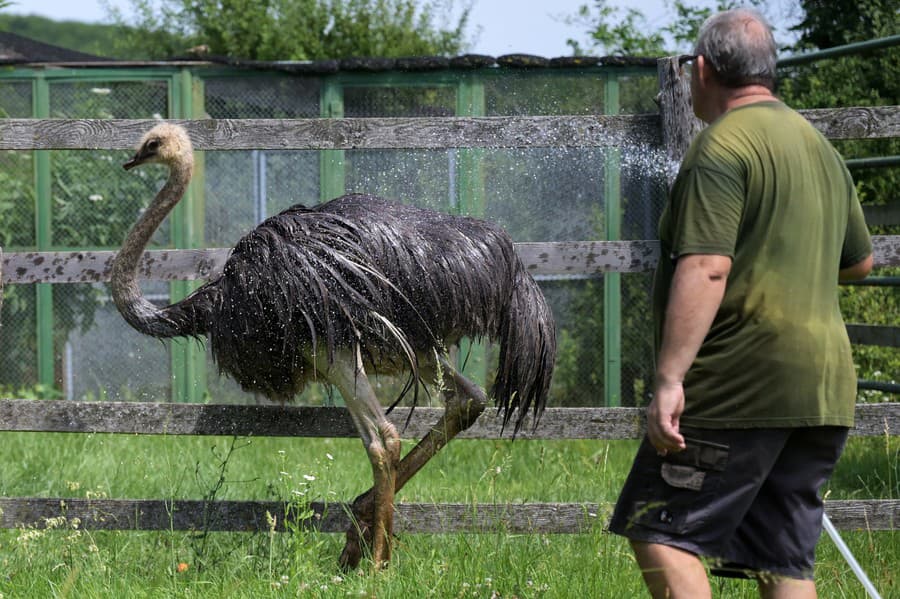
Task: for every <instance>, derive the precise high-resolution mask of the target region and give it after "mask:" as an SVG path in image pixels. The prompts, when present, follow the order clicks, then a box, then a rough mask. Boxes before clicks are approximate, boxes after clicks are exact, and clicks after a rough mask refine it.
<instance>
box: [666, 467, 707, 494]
mask: <svg viewBox="0 0 900 599" xmlns="http://www.w3.org/2000/svg"><path fill="white" fill-rule="evenodd" d="M660 474H662V478H663V480H664V481H666V482H667V483H668V484H670V485H672V486H673V487H676V488H678V489H690V490H691V491H699V490H700V489H702V488H703V481H704V480H705V479H706V472H704V471H703V470H700V469H699V468H694V467H693V466H679V465H678V464H670V463H669V462H663V465H662V469H661V470H660Z"/></svg>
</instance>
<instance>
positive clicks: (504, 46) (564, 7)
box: [5, 0, 714, 58]
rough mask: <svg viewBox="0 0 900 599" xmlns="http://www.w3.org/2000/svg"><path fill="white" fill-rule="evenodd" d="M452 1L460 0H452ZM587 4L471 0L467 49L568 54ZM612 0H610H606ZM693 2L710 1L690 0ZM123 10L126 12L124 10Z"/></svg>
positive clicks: (666, 9) (71, 11)
mask: <svg viewBox="0 0 900 599" xmlns="http://www.w3.org/2000/svg"><path fill="white" fill-rule="evenodd" d="M13 2H14V4H13V5H12V6H10V7H9V8H7V9H6V11H5V12H9V13H15V14H37V15H41V16H45V17H49V18H52V19H56V20H77V21H86V22H104V21H107V20H108V18H107V11H106V9H105V8H104V6H103V4H102V0H13ZM107 3H108V4H110V5H113V6H118V7H119V8H121V9H123V10H126V9H127V8H128V7H130V6H131V3H130V2H128V1H127V0H108V2H107ZM456 4H457V5H459V4H461V2H460V0H457V2H456ZM583 4H593V2H592V1H591V0H549V1H548V0H475V4H474V8H473V10H472V14H471V20H470V23H471V25H470V27H469V32H470V39H471V38H475V39H474V41H475V44H474V46H473V47H472V48H471V50H470V51H471V52H473V53H476V54H486V55H488V56H502V55H504V54H515V53H523V54H534V55H537V56H544V57H547V58H553V57H556V56H569V55H571V54H572V51H571V48H569V47H568V46H567V45H566V40H567V39H569V38H574V39H577V40H579V41H582V42H584V41H585V39H586V35H585V29H584V27H578V26H572V25H566V23H565V17H566V16H574V15H576V14H577V13H578V8H579V6H581V5H583ZM611 4H612V2H611ZM621 4H622V5H623V6H629V7H634V8H637V9H639V10H641V11H642V12H643V13H644V15H645V16H646V17H647V24H648V26H649V27H650V28H651V29H655V28H658V27H660V26H662V25H663V24H665V23H666V22H667V21H668V16H669V15H671V6H670V5H671V2H667V1H666V0H624V1H623V2H622V3H621ZM694 4H704V5H710V6H711V5H713V4H714V2H712V1H708V2H704V1H702V0H701V1H696V2H694ZM126 14H127V13H126Z"/></svg>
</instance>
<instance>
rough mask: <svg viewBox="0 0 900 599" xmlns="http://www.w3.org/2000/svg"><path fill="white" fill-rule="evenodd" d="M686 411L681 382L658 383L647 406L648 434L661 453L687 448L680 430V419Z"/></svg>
mask: <svg viewBox="0 0 900 599" xmlns="http://www.w3.org/2000/svg"><path fill="white" fill-rule="evenodd" d="M683 411H684V387H683V386H682V385H681V383H657V384H656V390H655V392H654V394H653V401H651V402H650V405H649V406H647V436H648V437H649V439H650V443H651V444H653V447H655V448H656V451H657V452H658V453H659V455H663V456H664V455H666V454H667V453H668V452H670V451H681V450H682V449H684V448H685V443H684V437H683V436H681V433H679V432H678V420H679V418H681V413H682V412H683Z"/></svg>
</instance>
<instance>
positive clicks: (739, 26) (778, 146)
mask: <svg viewBox="0 0 900 599" xmlns="http://www.w3.org/2000/svg"><path fill="white" fill-rule="evenodd" d="M695 54H697V56H696V58H695V59H694V61H693V65H692V66H693V68H692V70H691V96H692V100H693V104H694V111H695V113H696V115H697V116H698V117H699V118H700V119H702V120H703V121H705V122H706V123H709V125H710V126H709V127H707V128H706V129H705V130H704V131H702V132H701V133H700V134H699V135H698V136H697V138H696V139H695V140H694V142H693V144H692V145H691V147H690V148H689V150H688V152H687V154H686V156H685V158H684V161H683V163H682V165H681V169H680V171H679V174H678V177H677V179H676V181H675V184H674V186H673V188H672V193H671V196H670V199H669V203H668V205H667V206H666V209H665V210H664V212H663V215H662V218H661V219H660V245H661V249H662V252H661V259H660V264H659V266H658V268H657V272H656V280H655V289H654V313H655V322H656V323H657V352H658V353H657V367H656V384H655V389H654V395H653V400H652V402H651V403H650V405H649V406H648V408H647V438H646V439H645V440H644V442H643V443H642V445H641V447H640V449H639V450H638V454H637V456H636V458H635V463H634V466H633V468H632V471H631V473H630V475H629V478H628V481H627V482H626V483H625V487H624V489H623V491H622V494H621V496H620V497H619V501H618V503H617V505H616V509H615V513H614V514H613V518H612V521H611V523H610V530H611V531H613V532H615V533H617V534H621V535H624V536H626V537H628V538H629V539H630V541H631V544H632V547H633V549H634V551H635V555H636V557H637V560H638V564H639V565H640V567H641V570H642V573H643V576H644V580H645V582H646V584H647V586H648V588H649V590H650V592H651V594H652V595H653V596H654V597H673V598H678V597H690V598H692V599H693V598H696V597H709V596H710V586H709V581H708V578H707V575H706V569H705V567H704V565H703V563H702V562H701V561H700V559H699V556H702V557H705V558H708V560H709V563H710V565H711V567H712V569H713V572H714V573H716V574H724V575H738V576H753V577H755V578H756V579H757V580H758V584H759V590H760V595H761V596H763V597H790V598H791V599H797V598H804V597H815V596H816V587H815V583H814V582H813V580H812V574H813V564H814V561H815V545H816V542H817V540H818V537H819V535H820V534H821V530H822V513H823V506H822V500H821V498H820V496H819V489H820V487H821V486H822V484H823V483H824V482H825V481H826V480H827V478H828V477H829V476H830V475H831V472H832V470H833V468H834V464H835V462H836V461H837V459H838V457H839V455H840V453H841V451H842V449H843V445H844V442H845V440H846V436H847V432H848V429H849V427H851V426H853V415H854V404H855V398H856V375H855V371H854V367H853V362H852V359H851V353H850V342H849V339H848V338H847V333H846V329H845V326H844V323H843V320H842V318H841V315H840V311H839V308H838V289H837V283H838V281H839V280H857V279H861V278H864V277H865V276H867V275H868V273H869V272H870V270H871V268H872V245H871V240H870V238H869V235H868V231H867V229H866V225H865V222H864V220H863V216H862V209H861V207H860V205H859V201H858V199H857V197H856V193H855V189H854V186H853V182H852V180H851V178H850V175H849V173H848V172H847V169H846V168H845V167H844V164H843V161H842V160H841V157H840V156H839V155H838V154H837V152H836V151H835V150H834V149H833V148H832V146H831V145H830V144H829V143H828V142H827V141H826V140H825V138H824V137H822V135H820V134H819V133H818V132H817V131H816V130H815V129H814V128H813V127H812V126H811V125H809V123H807V122H806V121H805V119H803V118H802V117H801V116H799V115H798V114H797V113H796V112H794V111H792V110H791V109H789V108H788V107H786V106H785V105H784V104H782V103H781V102H780V101H778V100H777V99H776V98H775V97H774V95H773V93H772V90H773V88H774V83H775V43H774V40H773V38H772V33H771V30H770V27H769V26H768V24H767V23H766V22H765V20H764V19H763V18H762V17H761V16H760V15H759V14H758V13H756V12H755V11H751V10H746V9H736V10H731V11H726V12H723V13H719V14H716V15H713V16H712V17H710V18H709V19H708V20H707V21H706V22H705V23H704V24H703V26H702V27H701V29H700V34H699V36H698V41H697V46H696V52H695Z"/></svg>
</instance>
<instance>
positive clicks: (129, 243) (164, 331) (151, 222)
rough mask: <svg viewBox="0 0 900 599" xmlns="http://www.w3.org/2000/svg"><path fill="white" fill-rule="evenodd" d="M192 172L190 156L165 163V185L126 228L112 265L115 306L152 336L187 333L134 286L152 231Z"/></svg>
mask: <svg viewBox="0 0 900 599" xmlns="http://www.w3.org/2000/svg"><path fill="white" fill-rule="evenodd" d="M192 172H193V159H192V158H190V157H189V158H188V159H187V160H184V161H183V162H181V163H176V164H174V165H172V166H170V167H169V177H168V179H167V180H166V183H165V185H163V187H162V189H160V190H159V192H158V193H157V194H156V197H155V198H154V199H153V201H152V202H151V203H150V205H149V206H148V207H147V209H146V210H145V211H144V213H143V214H142V215H141V217H140V218H139V219H138V221H137V223H135V225H134V227H132V229H131V231H129V233H128V236H127V237H126V238H125V241H124V243H123V244H122V248H121V249H120V250H119V253H118V255H117V256H116V258H115V260H114V261H113V265H112V272H111V282H110V286H111V288H112V296H113V301H114V302H115V304H116V307H117V308H118V309H119V312H120V313H121V314H122V316H123V317H124V318H125V320H126V321H127V322H128V323H129V324H130V325H131V326H132V327H134V328H135V329H137V330H138V331H140V332H141V333H144V334H147V335H153V336H154V337H175V336H180V335H184V334H188V333H186V332H184V331H180V330H179V328H180V327H177V326H176V324H175V323H174V322H173V321H172V320H171V319H169V318H168V317H167V315H166V311H167V310H166V309H165V308H163V309H160V308H157V307H156V306H154V305H153V304H151V303H150V302H149V301H148V300H147V299H146V298H145V297H144V294H143V293H142V292H141V288H140V286H138V282H137V269H138V265H139V263H140V260H141V256H142V255H143V253H144V249H145V248H146V247H147V244H148V243H150V239H151V238H152V237H153V234H154V233H155V232H156V230H157V229H158V228H159V226H160V224H162V222H163V220H164V219H165V218H166V216H167V215H168V214H169V212H171V211H172V209H173V208H174V207H175V205H176V204H177V203H178V202H179V201H180V200H181V198H182V196H183V195H184V192H185V191H186V190H187V186H188V183H190V180H191V174H192Z"/></svg>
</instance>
